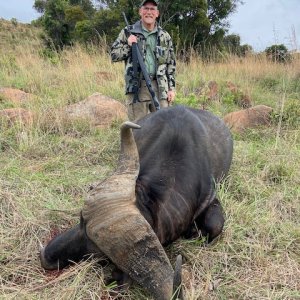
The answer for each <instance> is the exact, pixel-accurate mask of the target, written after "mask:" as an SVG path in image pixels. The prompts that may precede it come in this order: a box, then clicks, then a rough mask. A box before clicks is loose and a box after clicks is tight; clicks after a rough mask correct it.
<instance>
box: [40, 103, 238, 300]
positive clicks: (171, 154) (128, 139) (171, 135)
mask: <svg viewBox="0 0 300 300" xmlns="http://www.w3.org/2000/svg"><path fill="white" fill-rule="evenodd" d="M132 128H134V130H133V131H134V132H133V134H132ZM138 128H140V129H138ZM137 129H138V130H137ZM231 159H232V138H231V135H230V132H229V130H228V128H227V127H226V126H225V124H224V123H223V121H222V120H221V119H219V118H218V117H216V116H214V115H213V114H211V113H210V112H208V111H204V110H196V109H191V108H186V107H182V106H176V107H173V108H168V109H162V110H160V111H158V112H156V113H154V114H150V115H148V116H146V117H145V118H143V119H141V120H139V121H138V125H137V124H133V123H131V122H125V123H124V124H123V125H122V127H121V151H120V156H119V162H118V167H117V169H116V171H115V172H114V174H113V175H112V176H110V177H109V178H107V179H106V180H104V181H103V182H101V183H100V184H98V185H97V186H96V187H94V188H93V189H92V190H91V191H90V192H89V194H88V197H87V199H86V201H85V204H84V207H83V209H82V216H81V222H80V224H79V225H77V226H76V227H74V228H73V229H70V230H69V231H67V232H65V233H62V234H61V235H59V236H57V237H56V238H54V239H53V240H52V241H51V242H50V243H49V244H48V245H47V246H46V247H45V248H44V249H42V250H41V263H42V266H43V267H44V268H45V269H57V268H63V267H65V266H66V265H68V264H69V262H70V261H79V260H81V259H82V258H83V257H84V256H86V255H88V254H91V253H104V254H105V255H106V256H107V257H108V258H109V259H110V260H111V261H112V262H113V263H114V264H115V265H116V266H117V267H118V268H119V269H120V270H122V271H123V272H124V274H127V275H129V277H130V278H132V279H133V280H135V281H136V282H138V283H139V284H140V285H141V286H142V287H144V288H145V289H146V290H148V292H150V293H151V294H152V295H153V297H154V298H155V299H170V298H171V296H172V293H173V282H174V271H173V268H172V266H171V264H170V261H169V259H168V257H167V255H166V253H165V251H164V249H163V246H166V245H168V244H170V243H172V242H173V241H175V240H176V239H178V238H179V237H181V236H184V237H191V236H194V234H195V232H196V234H197V235H198V234H199V232H198V230H200V231H201V233H202V235H205V236H207V238H208V240H209V241H211V240H212V239H214V238H215V237H216V236H218V235H219V234H220V233H221V231H222V228H223V224H224V217H223V211H222V207H221V205H220V203H219V201H218V199H217V197H216V191H215V188H216V183H217V182H219V181H220V180H221V179H222V178H224V176H226V174H227V173H228V170H229V167H230V164H231ZM175 275H176V274H175ZM175 277H176V276H175Z"/></svg>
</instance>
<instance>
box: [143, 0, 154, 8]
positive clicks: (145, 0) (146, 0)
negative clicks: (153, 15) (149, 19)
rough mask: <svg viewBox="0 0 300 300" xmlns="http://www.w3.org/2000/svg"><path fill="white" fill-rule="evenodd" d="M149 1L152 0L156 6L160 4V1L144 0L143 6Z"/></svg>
mask: <svg viewBox="0 0 300 300" xmlns="http://www.w3.org/2000/svg"><path fill="white" fill-rule="evenodd" d="M147 2H152V3H153V4H155V5H156V6H158V1H155V0H144V1H142V3H141V5H140V6H141V7H142V6H144V5H145V3H147Z"/></svg>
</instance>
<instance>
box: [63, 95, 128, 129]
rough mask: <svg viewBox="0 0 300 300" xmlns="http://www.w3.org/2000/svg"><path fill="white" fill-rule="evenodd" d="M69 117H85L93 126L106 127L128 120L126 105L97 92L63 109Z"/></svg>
mask: <svg viewBox="0 0 300 300" xmlns="http://www.w3.org/2000/svg"><path fill="white" fill-rule="evenodd" d="M62 113H63V114H64V116H65V117H67V118H71V119H73V118H75V119H76V118H77V119H85V120H87V121H88V122H90V124H91V125H92V126H96V127H100V128H105V127H109V126H111V124H112V123H113V122H115V121H124V120H127V119H128V117H127V110H126V107H125V106H124V105H123V104H122V103H120V102H119V101H116V100H114V99H112V98H109V97H107V96H104V95H101V94H99V93H95V94H93V95H91V96H89V97H88V98H86V99H85V100H83V101H81V102H78V103H75V104H72V105H68V106H66V107H64V108H63V109H62Z"/></svg>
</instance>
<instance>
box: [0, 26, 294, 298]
mask: <svg viewBox="0 0 300 300" xmlns="http://www.w3.org/2000/svg"><path fill="white" fill-rule="evenodd" d="M3 26H4V25H3ZM5 26H8V25H7V24H6V23H5ZM5 28H6V27H5ZM13 29H14V31H15V30H17V29H16V28H15V27H13ZM28 30H29V29H28ZM0 31H1V27H0ZM8 32H9V31H8ZM1 34H2V35H1V36H4V31H1ZM17 35H18V33H17V32H14V36H17ZM5 39H6V40H7V41H11V43H10V42H9V43H6V44H5V47H2V48H0V64H1V68H0V82H1V86H6V87H15V88H20V89H22V90H24V91H26V92H30V93H32V94H34V95H35V97H34V99H33V100H32V101H29V102H26V103H23V104H22V105H21V106H22V107H23V108H27V109H30V110H32V111H33V112H35V113H36V115H37V120H36V122H34V124H33V126H31V127H28V128H26V127H24V126H20V125H15V126H13V127H9V126H7V124H1V130H0V224H1V225H0V241H1V242H0V274H1V276H0V299H30V300H31V299H109V298H108V292H109V291H110V290H111V289H112V286H111V285H110V284H109V283H108V282H107V278H109V276H110V272H111V268H112V266H111V264H109V263H108V262H106V263H104V265H103V266H100V265H99V264H98V263H97V262H96V260H89V261H87V262H82V263H80V264H78V265H75V266H73V267H71V268H68V269H66V270H64V271H63V272H62V273H57V272H56V273H55V272H52V273H51V272H45V271H44V270H42V269H41V267H40V264H39V257H38V249H39V242H42V243H43V244H45V243H46V242H47V241H49V239H50V238H51V237H52V236H53V234H54V233H57V232H60V231H63V230H65V229H68V228H70V227H71V226H72V225H74V224H76V223H77V222H78V220H79V211H80V209H81V207H82V205H83V201H84V198H85V195H86V192H87V191H88V188H89V186H90V185H91V184H92V183H94V182H98V181H101V180H103V179H105V178H106V177H107V176H109V174H111V173H112V172H113V170H114V168H115V166H116V161H117V157H118V151H119V130H118V127H119V124H114V126H112V127H111V128H108V129H104V130H99V129H95V128H92V127H91V126H90V125H89V124H88V123H86V122H84V121H77V122H71V121H70V120H64V119H63V118H61V117H57V115H56V113H55V112H56V109H57V108H61V107H63V106H65V105H67V104H71V103H75V102H78V101H81V100H83V99H84V98H86V97H87V96H89V95H91V94H92V93H94V92H101V93H103V94H105V95H108V96H111V97H113V98H115V99H117V100H119V101H121V102H123V101H124V99H125V96H124V82H123V67H124V66H123V64H112V63H111V62H110V60H109V57H108V55H107V54H106V53H105V52H104V51H103V49H101V48H97V47H94V48H91V49H89V51H86V50H85V49H83V48H82V47H80V46H74V47H73V48H71V49H67V50H66V51H64V52H63V53H62V54H61V55H56V54H51V55H50V54H47V55H45V53H44V52H43V51H44V50H43V48H42V47H41V46H38V44H37V42H36V39H33V42H32V44H31V43H30V40H29V39H27V40H26V43H25V42H24V43H16V42H15V39H12V38H11V34H10V35H9V36H7V37H5ZM299 65H300V62H299V59H298V60H296V61H294V62H293V64H292V65H286V66H285V65H275V64H271V63H268V62H267V61H265V60H263V59H261V58H255V57H250V58H246V59H244V60H243V61H240V60H236V59H235V58H234V57H232V58H231V59H230V60H227V61H225V62H223V63H218V64H217V63H210V64H204V63H203V62H202V61H201V60H200V59H199V58H197V57H194V58H193V59H192V61H191V63H190V64H189V65H186V64H183V63H181V62H178V75H177V83H178V88H177V100H176V102H175V104H185V105H188V106H192V107H194V108H202V107H203V106H204V107H205V109H208V110H210V111H212V112H214V113H215V114H217V115H218V116H220V117H223V116H224V115H225V114H226V113H228V112H231V111H234V110H238V109H240V108H239V107H238V106H237V105H236V104H235V99H234V95H233V94H232V93H231V92H230V91H229V90H228V88H227V87H226V82H227V81H232V82H233V83H234V84H236V85H238V86H239V89H240V90H241V91H242V92H244V93H248V94H249V95H250V97H251V99H252V101H253V103H254V104H265V105H269V106H271V107H273V108H274V114H273V120H272V121H273V122H272V124H271V126H270V127H267V128H258V129H252V130H248V131H246V132H245V133H243V134H234V135H233V136H234V158H233V164H232V168H231V171H230V175H229V177H228V178H227V180H226V182H225V183H223V184H222V185H220V186H219V191H218V195H219V198H220V200H221V202H222V205H223V207H224V211H225V215H226V224H225V228H224V232H223V233H222V235H221V236H220V237H219V238H218V239H217V240H216V241H214V242H213V243H212V244H211V245H208V246H205V243H204V241H203V239H201V238H200V239H195V240H189V241H187V240H179V241H177V242H175V243H174V244H173V245H172V246H170V247H168V248H167V249H166V251H167V253H168V255H169V257H170V259H171V262H172V263H174V262H175V257H176V255H177V254H178V253H181V254H182V255H183V257H184V265H183V273H184V284H185V287H186V298H187V299H272V300H273V299H299V298H300V293H299V290H300V259H299V257H300V250H299V249H300V222H299V220H300V204H299V203H300V201H299V200H300V199H299V195H300V179H299V178H300V168H299V165H300V129H299V125H300V124H299V106H300V105H299V101H300V99H299V78H300V77H299ZM104 71H105V72H109V73H112V76H113V79H112V80H110V79H107V78H106V79H105V78H101V77H100V78H99V76H98V75H97V72H104ZM97 76H98V77H97ZM210 80H215V81H216V82H217V84H218V86H219V97H218V99H217V100H216V101H208V99H207V97H206V96H205V91H206V90H207V83H208V81H210ZM199 91H204V94H203V93H201V92H199ZM8 107H16V104H12V103H11V102H10V101H9V100H8V99H4V98H0V109H4V108H8ZM124 298H125V299H148V298H149V297H148V296H147V295H146V294H145V293H144V291H143V290H142V289H141V288H139V287H138V286H134V287H132V288H131V289H130V290H129V291H127V292H124Z"/></svg>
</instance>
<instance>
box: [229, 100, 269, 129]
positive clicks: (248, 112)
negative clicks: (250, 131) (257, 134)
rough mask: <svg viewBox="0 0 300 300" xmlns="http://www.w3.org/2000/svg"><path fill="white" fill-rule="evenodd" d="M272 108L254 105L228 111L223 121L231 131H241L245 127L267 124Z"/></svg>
mask: <svg viewBox="0 0 300 300" xmlns="http://www.w3.org/2000/svg"><path fill="white" fill-rule="evenodd" d="M272 110H273V109H272V108H271V107H269V106H265V105H256V106H253V107H251V108H248V109H243V110H239V111H235V112H232V113H229V114H227V115H226V116H225V117H224V121H225V123H226V124H227V126H228V127H229V128H230V129H231V130H232V131H233V132H237V133H242V132H243V131H244V130H245V129H247V128H255V127H258V126H263V125H269V124H270V119H271V112H272Z"/></svg>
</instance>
